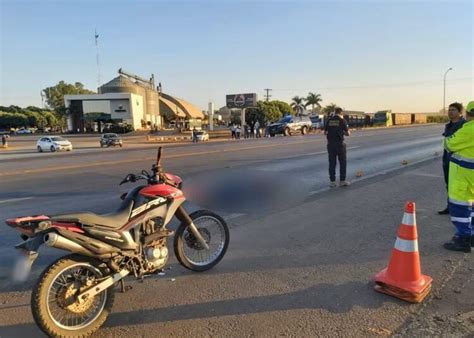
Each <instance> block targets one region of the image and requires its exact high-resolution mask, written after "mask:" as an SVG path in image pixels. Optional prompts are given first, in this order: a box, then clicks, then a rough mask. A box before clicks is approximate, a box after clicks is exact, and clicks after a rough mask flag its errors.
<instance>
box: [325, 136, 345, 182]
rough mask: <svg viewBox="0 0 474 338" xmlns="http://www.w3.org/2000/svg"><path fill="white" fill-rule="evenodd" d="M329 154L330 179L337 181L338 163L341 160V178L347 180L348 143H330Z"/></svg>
mask: <svg viewBox="0 0 474 338" xmlns="http://www.w3.org/2000/svg"><path fill="white" fill-rule="evenodd" d="M328 155H329V179H330V180H331V182H334V181H336V163H337V161H338V160H339V179H340V180H341V181H345V180H346V167H347V161H346V144H345V143H328Z"/></svg>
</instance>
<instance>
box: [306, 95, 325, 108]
mask: <svg viewBox="0 0 474 338" xmlns="http://www.w3.org/2000/svg"><path fill="white" fill-rule="evenodd" d="M322 101H323V99H322V98H321V94H316V93H312V92H309V93H308V96H306V105H305V108H306V107H308V106H311V111H312V112H313V113H314V106H318V107H319V108H321V105H320V104H319V103H320V102H322Z"/></svg>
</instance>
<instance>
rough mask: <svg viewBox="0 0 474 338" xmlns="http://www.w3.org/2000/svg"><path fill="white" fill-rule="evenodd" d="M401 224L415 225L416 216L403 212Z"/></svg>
mask: <svg viewBox="0 0 474 338" xmlns="http://www.w3.org/2000/svg"><path fill="white" fill-rule="evenodd" d="M402 224H405V225H416V216H415V214H409V213H407V212H405V213H404V214H403V219H402Z"/></svg>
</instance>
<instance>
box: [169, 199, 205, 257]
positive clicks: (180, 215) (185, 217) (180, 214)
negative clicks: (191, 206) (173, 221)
mask: <svg viewBox="0 0 474 338" xmlns="http://www.w3.org/2000/svg"><path fill="white" fill-rule="evenodd" d="M175 215H176V218H177V219H178V220H180V221H181V222H183V223H184V224H186V225H187V226H188V227H189V230H191V232H192V233H193V235H194V237H196V239H197V240H198V241H199V243H200V244H201V245H202V246H203V247H204V248H205V249H206V250H209V245H207V243H206V240H205V239H204V238H203V237H202V235H201V233H200V232H199V230H198V228H197V227H196V225H195V224H194V222H193V220H192V219H191V217H189V214H188V213H187V212H186V210H184V208H183V206H182V205H180V206H179V207H178V209H176V213H175Z"/></svg>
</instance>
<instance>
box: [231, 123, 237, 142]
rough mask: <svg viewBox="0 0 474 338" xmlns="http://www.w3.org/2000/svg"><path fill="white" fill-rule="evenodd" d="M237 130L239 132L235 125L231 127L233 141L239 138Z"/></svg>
mask: <svg viewBox="0 0 474 338" xmlns="http://www.w3.org/2000/svg"><path fill="white" fill-rule="evenodd" d="M236 130H237V128H236V127H235V124H233V125H232V126H231V127H230V132H231V135H232V139H236V138H237V135H236Z"/></svg>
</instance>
